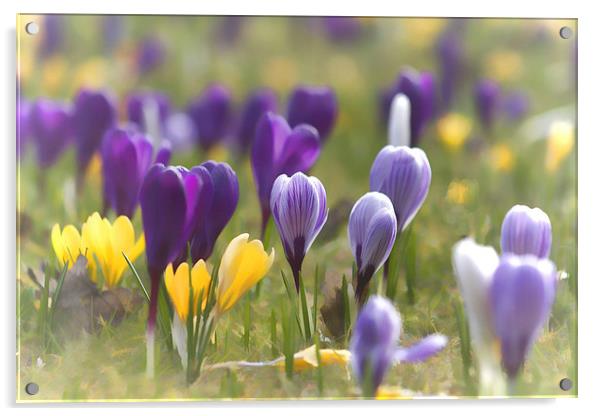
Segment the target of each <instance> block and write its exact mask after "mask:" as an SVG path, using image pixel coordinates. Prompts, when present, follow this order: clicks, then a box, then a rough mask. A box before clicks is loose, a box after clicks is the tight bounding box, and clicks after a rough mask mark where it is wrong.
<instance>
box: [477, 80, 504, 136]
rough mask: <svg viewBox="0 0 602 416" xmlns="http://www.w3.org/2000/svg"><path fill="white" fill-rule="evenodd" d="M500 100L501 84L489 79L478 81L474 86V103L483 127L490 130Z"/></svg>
mask: <svg viewBox="0 0 602 416" xmlns="http://www.w3.org/2000/svg"><path fill="white" fill-rule="evenodd" d="M499 100H500V87H499V85H498V84H497V83H496V82H494V81H492V80H489V79H483V80H480V81H479V82H477V84H476V85H475V88H474V103H475V107H476V111H477V114H478V115H479V120H480V121H481V125H482V126H483V129H485V130H486V131H490V130H491V128H492V127H493V122H494V121H495V117H496V115H497V111H498V107H499Z"/></svg>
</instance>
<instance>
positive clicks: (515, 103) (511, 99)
mask: <svg viewBox="0 0 602 416" xmlns="http://www.w3.org/2000/svg"><path fill="white" fill-rule="evenodd" d="M529 106H530V102H529V96H528V95H527V94H526V93H525V92H523V91H513V92H510V93H509V94H508V95H506V96H505V97H504V99H503V100H502V110H503V111H504V113H505V115H506V117H508V118H509V119H510V120H519V119H521V118H523V117H524V116H525V115H526V114H527V113H528V112H529Z"/></svg>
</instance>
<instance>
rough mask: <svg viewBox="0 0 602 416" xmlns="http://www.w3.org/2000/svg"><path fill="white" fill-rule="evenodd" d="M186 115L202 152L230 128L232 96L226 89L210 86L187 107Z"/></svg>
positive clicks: (223, 135)
mask: <svg viewBox="0 0 602 416" xmlns="http://www.w3.org/2000/svg"><path fill="white" fill-rule="evenodd" d="M188 115H189V116H190V118H191V119H192V121H193V122H194V124H195V127H196V133H197V136H198V137H197V138H198V141H199V144H200V146H201V147H202V148H203V149H204V150H208V149H210V148H211V147H213V146H214V145H215V144H216V143H217V142H219V141H220V140H221V139H223V138H224V137H225V136H226V134H227V133H228V129H229V128H230V121H231V117H232V94H231V93H230V90H228V89H227V88H226V87H224V86H222V85H218V84H214V85H211V86H209V87H207V89H205V91H203V93H202V94H201V95H200V96H199V97H198V98H196V99H195V100H193V101H192V102H191V103H190V104H189V105H188Z"/></svg>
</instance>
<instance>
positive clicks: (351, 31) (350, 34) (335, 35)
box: [322, 16, 362, 42]
mask: <svg viewBox="0 0 602 416" xmlns="http://www.w3.org/2000/svg"><path fill="white" fill-rule="evenodd" d="M322 23H323V25H324V29H325V30H326V34H327V35H328V37H329V39H330V40H332V41H334V42H352V41H354V40H357V39H358V38H359V37H360V36H361V34H362V23H361V21H360V20H359V19H358V18H357V17H349V16H325V17H322Z"/></svg>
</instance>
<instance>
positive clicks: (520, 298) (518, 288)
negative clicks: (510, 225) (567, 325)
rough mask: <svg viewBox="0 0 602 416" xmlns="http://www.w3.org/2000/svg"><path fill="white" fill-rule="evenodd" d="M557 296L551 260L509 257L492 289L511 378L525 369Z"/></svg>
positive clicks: (503, 260) (504, 258) (497, 326)
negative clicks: (525, 364)
mask: <svg viewBox="0 0 602 416" xmlns="http://www.w3.org/2000/svg"><path fill="white" fill-rule="evenodd" d="M555 295H556V267H555V266H554V264H553V263H552V262H551V261H549V260H548V259H539V258H537V257H535V256H531V255H527V256H516V255H514V254H505V255H503V256H502V257H501V259H500V264H499V266H498V267H497V269H496V271H495V273H494V274H493V281H492V283H491V287H490V290H489V299H490V302H491V313H492V316H493V325H494V328H495V333H496V335H497V337H498V338H499V340H500V342H501V347H502V348H501V351H502V365H503V367H504V370H505V371H506V373H507V374H508V377H509V378H510V379H514V378H515V377H516V375H517V374H518V372H519V370H520V369H521V367H522V365H523V363H524V362H525V359H526V358H527V355H528V354H529V351H530V349H531V347H532V345H533V343H534V342H535V340H536V339H537V336H538V335H539V332H540V330H541V328H542V327H543V325H544V324H545V322H546V321H547V319H548V316H549V315H550V311H551V309H552V305H553V303H554V298H555Z"/></svg>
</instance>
